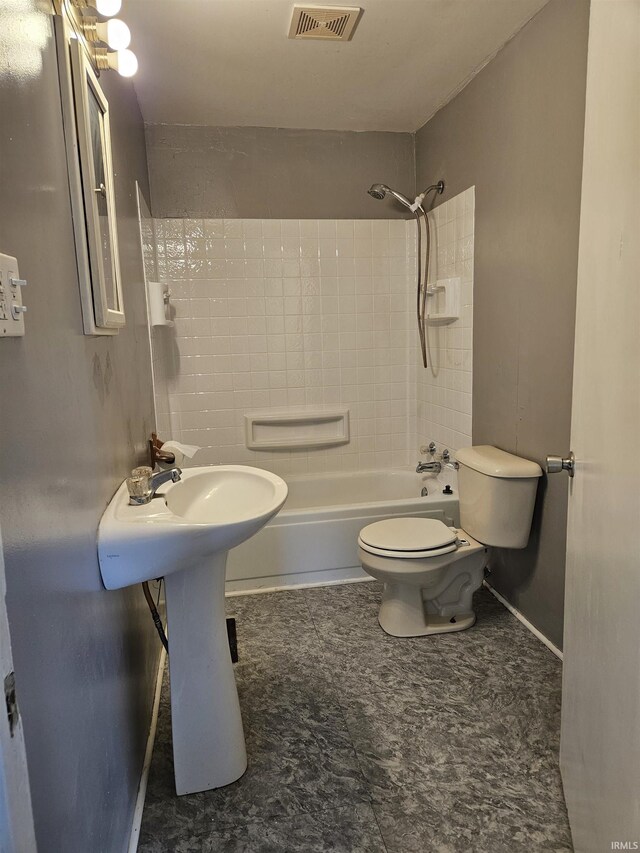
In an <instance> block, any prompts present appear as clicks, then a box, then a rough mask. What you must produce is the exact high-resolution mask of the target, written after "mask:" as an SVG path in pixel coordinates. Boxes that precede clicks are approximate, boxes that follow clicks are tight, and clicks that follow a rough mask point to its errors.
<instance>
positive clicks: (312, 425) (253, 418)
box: [244, 409, 349, 450]
mask: <svg viewBox="0 0 640 853" xmlns="http://www.w3.org/2000/svg"><path fill="white" fill-rule="evenodd" d="M244 426H245V443H246V446H247V447H248V448H249V450H289V449H292V450H293V449H296V448H297V449H302V448H310V447H330V446H335V445H338V444H348V442H349V409H339V410H335V409H334V410H331V411H327V410H323V409H314V410H312V411H311V410H304V411H293V412H292V411H288V412H282V411H280V412H259V413H251V414H245V416H244Z"/></svg>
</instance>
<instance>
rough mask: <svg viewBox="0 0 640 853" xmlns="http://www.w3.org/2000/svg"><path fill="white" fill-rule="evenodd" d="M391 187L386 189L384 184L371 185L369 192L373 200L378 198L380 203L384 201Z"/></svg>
mask: <svg viewBox="0 0 640 853" xmlns="http://www.w3.org/2000/svg"><path fill="white" fill-rule="evenodd" d="M388 189H389V187H385V185H384V184H371V186H370V187H369V189H368V190H367V192H368V193H369V195H370V196H373V198H377V199H378V201H382V199H383V198H384V197H385V196H386V194H387V190H388Z"/></svg>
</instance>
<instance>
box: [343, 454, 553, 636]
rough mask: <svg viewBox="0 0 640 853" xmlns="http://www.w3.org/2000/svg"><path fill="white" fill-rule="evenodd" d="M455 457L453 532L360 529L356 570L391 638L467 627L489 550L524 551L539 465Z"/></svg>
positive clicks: (419, 522) (438, 527)
mask: <svg viewBox="0 0 640 853" xmlns="http://www.w3.org/2000/svg"><path fill="white" fill-rule="evenodd" d="M456 458H457V460H458V463H459V465H460V467H459V469H458V493H459V500H460V523H461V525H462V527H461V528H459V529H456V528H453V527H447V525H446V524H444V523H443V522H442V521H438V520H437V519H433V518H389V519H386V520H385V521H376V522H375V523H374V524H369V525H368V526H367V527H363V528H362V530H361V531H360V536H359V537H358V546H359V547H358V552H359V556H360V561H361V563H362V568H363V569H364V570H365V571H366V572H367V573H368V574H370V575H371V576H372V577H374V578H376V579H377V580H380V581H383V583H384V592H383V594H382V604H381V605H380V613H379V615H378V620H379V622H380V626H381V627H382V628H383V629H384V630H385V631H386V632H387V634H391V635H392V636H394V637H419V636H423V635H425V634H441V633H448V632H450V631H462V630H463V629H464V628H470V627H471V625H473V623H474V622H475V621H476V615H475V613H474V612H473V609H472V606H471V599H472V596H473V593H474V592H475V591H476V590H477V589H478V587H479V586H480V585H481V583H482V579H483V577H484V569H485V566H486V565H487V561H488V551H489V546H496V547H499V548H525V547H526V545H527V542H528V540H529V532H530V529H531V519H532V517H533V507H534V503H535V498H536V489H537V486H538V477H540V476H541V475H542V469H541V468H540V466H539V465H537V464H536V463H535V462H531V461H529V460H528V459H521V458H520V457H519V456H514V455H513V454H511V453H505V451H504V450H498V448H497V447H491V446H490V445H482V446H479V447H466V448H463V449H461V450H459V451H458V452H457V453H456Z"/></svg>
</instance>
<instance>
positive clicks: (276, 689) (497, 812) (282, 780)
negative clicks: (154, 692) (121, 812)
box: [139, 583, 572, 853]
mask: <svg viewBox="0 0 640 853" xmlns="http://www.w3.org/2000/svg"><path fill="white" fill-rule="evenodd" d="M380 593H381V587H380V585H379V584H377V583H359V584H350V585H346V586H334V587H324V588H320V589H308V590H296V591H292V592H280V593H272V594H266V595H254V596H243V597H239V598H231V599H229V600H228V602H227V611H228V613H229V615H233V616H235V617H236V618H237V623H238V645H239V652H240V662H239V663H238V664H237V665H236V679H237V682H238V690H239V693H240V703H241V706H242V715H243V720H244V727H245V734H246V738H247V750H248V754H249V767H248V769H247V772H246V773H245V775H244V776H243V777H242V778H241V779H239V780H238V781H237V782H235V783H234V784H232V785H229V786H227V787H225V788H220V789H218V790H215V791H207V792H205V793H201V794H194V795H191V796H185V797H177V796H176V795H175V790H174V787H173V767H172V758H171V721H170V710H169V684H168V679H166V678H165V684H164V688H163V693H162V700H161V705H160V715H159V720H158V732H157V739H156V745H155V749H154V755H153V762H152V766H151V773H150V777H149V787H148V792H147V802H146V805H145V810H144V816H143V822H142V830H141V839H140V846H139V851H140V853H169V851H170V853H196V851H197V853H316V851H333V853H432V852H433V853H467V851H469V853H518V852H519V851H522V853H525V851H526V853H556V851H571V850H572V846H571V836H570V832H569V826H568V823H567V815H566V810H565V804H564V799H563V795H562V786H561V782H560V774H559V770H558V747H559V727H560V680H561V666H560V663H559V661H558V660H557V659H556V658H555V657H554V656H553V655H552V654H551V652H550V651H548V649H546V648H545V646H543V645H542V644H541V643H540V642H539V641H538V640H536V639H535V638H534V637H533V636H532V635H531V634H530V633H529V632H528V631H527V630H526V629H525V628H524V627H523V626H522V625H521V624H520V623H519V622H518V621H517V620H516V619H515V618H514V617H513V616H512V615H511V614H510V613H509V612H508V611H507V610H505V609H504V608H503V607H502V605H501V604H499V603H498V602H497V601H496V600H495V599H494V598H493V597H492V596H491V595H490V594H489V593H488V592H487V591H486V590H481V591H480V592H478V594H477V596H476V608H477V613H478V621H477V623H476V625H475V626H474V627H473V628H471V629H470V630H468V631H462V632H460V633H458V634H445V635H440V636H435V637H422V638H416V639H407V640H400V639H395V638H392V637H388V636H387V635H386V634H385V633H384V632H383V631H382V630H381V628H380V627H379V625H378V621H377V610H378V604H379V601H380Z"/></svg>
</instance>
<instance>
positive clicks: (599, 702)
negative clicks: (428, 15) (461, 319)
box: [561, 0, 640, 853]
mask: <svg viewBox="0 0 640 853" xmlns="http://www.w3.org/2000/svg"><path fill="white" fill-rule="evenodd" d="M577 300H578V301H577V313H576V342H575V366H574V380H573V415H572V426H571V440H572V448H571V449H572V450H573V451H574V453H575V457H576V468H575V477H574V478H573V480H571V486H570V493H569V520H568V531H567V583H566V600H565V639H564V681H563V708H562V739H561V767H562V777H563V782H564V787H565V795H566V799H567V806H568V809H569V820H570V823H571V828H572V832H573V838H574V844H575V849H576V853H603V851H609V850H624V849H626V850H638V849H640V543H639V541H638V536H639V535H640V447H639V444H640V2H639V0H615V2H611V0H592V3H591V17H590V30H589V52H588V68H587V95H586V119H585V142H584V166H583V182H582V209H581V220H580V248H579V261H578V296H577Z"/></svg>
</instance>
